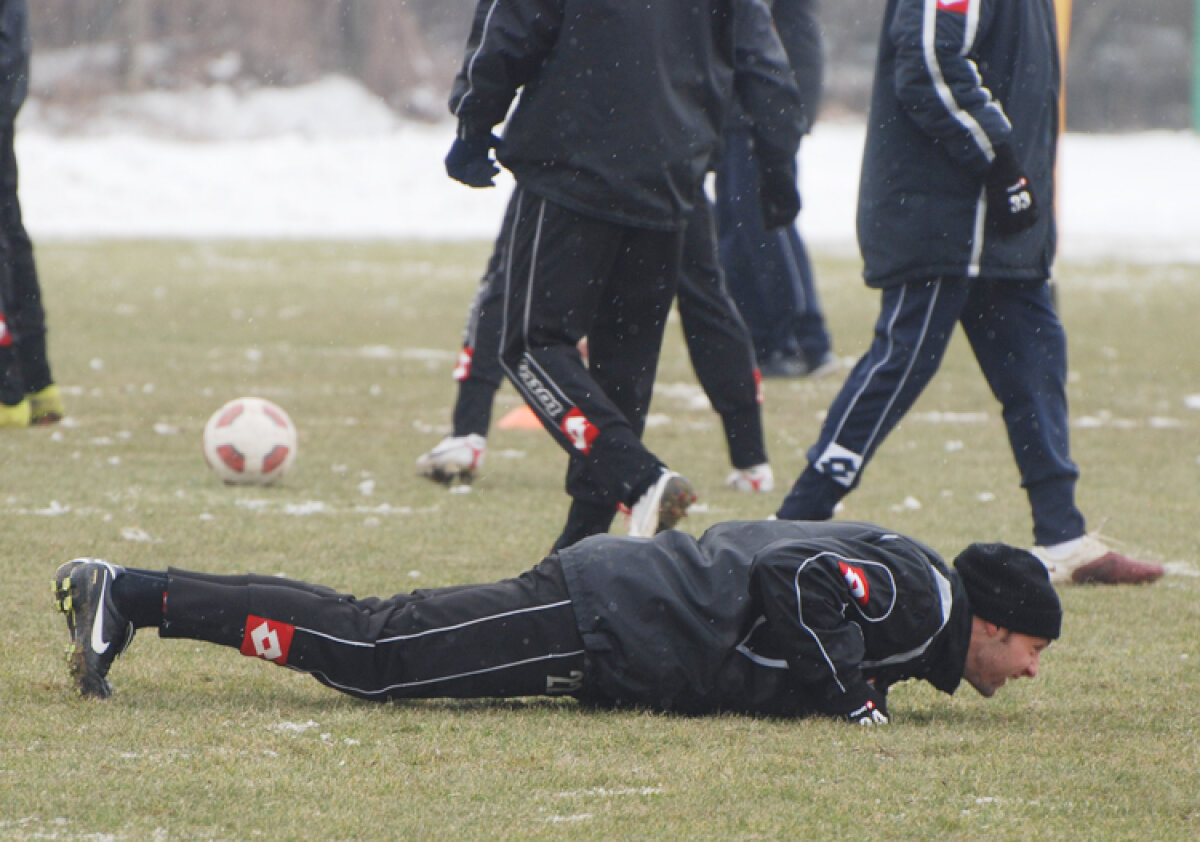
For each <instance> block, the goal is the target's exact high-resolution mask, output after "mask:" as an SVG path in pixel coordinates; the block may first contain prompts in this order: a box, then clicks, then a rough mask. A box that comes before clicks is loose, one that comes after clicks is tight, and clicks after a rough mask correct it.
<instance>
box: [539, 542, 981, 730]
mask: <svg viewBox="0 0 1200 842" xmlns="http://www.w3.org/2000/svg"><path fill="white" fill-rule="evenodd" d="M559 559H560V562H561V564H562V569H563V576H564V578H565V580H566V583H567V590H568V591H569V593H570V594H571V598H572V603H573V605H574V608H575V612H576V617H577V620H578V625H579V630H580V633H581V634H582V636H583V640H584V644H585V647H586V649H587V653H588V655H587V657H588V667H587V670H586V675H587V679H586V683H587V684H586V688H585V691H584V692H583V693H582V694H581V698H582V699H584V700H585V701H589V702H592V703H596V704H601V705H618V706H619V705H632V706H647V707H652V708H656V709H661V710H670V711H679V712H683V713H708V712H714V711H722V710H725V711H738V712H744V713H757V714H771V715H807V714H812V713H832V712H838V711H846V710H849V708H848V707H847V705H846V700H848V699H854V698H858V697H860V696H861V695H862V693H863V692H864V691H865V689H866V688H865V685H866V683H867V682H870V683H871V685H872V686H873V689H874V691H875V692H876V693H879V694H883V695H886V693H887V688H888V687H889V686H890V685H891V684H893V683H895V682H897V681H901V680H904V679H908V678H920V679H924V680H926V681H928V682H930V683H931V684H933V686H935V687H937V688H938V689H939V690H942V691H944V692H946V693H953V692H954V690H955V689H956V688H957V686H958V684H959V682H960V680H961V678H962V671H963V665H964V663H965V659H966V651H967V643H968V642H969V639H970V629H971V618H970V612H969V608H968V606H967V600H966V594H965V591H964V590H963V588H962V584H961V582H960V581H959V579H958V575H957V573H955V572H953V571H950V570H948V569H947V567H946V565H945V563H944V562H943V561H942V559H941V557H940V556H939V555H938V554H937V553H936V552H934V551H933V550H931V549H930V548H929V547H926V546H924V545H923V544H921V543H919V542H917V541H914V540H913V539H911V538H907V537H905V536H903V535H900V534H897V533H895V532H891V531H889V530H886V529H883V528H881V527H878V526H873V525H870V524H865V523H852V522H820V523H806V522H799V521H744V522H736V521H735V522H729V523H721V524H718V525H716V526H714V527H712V528H711V529H709V530H708V531H707V532H706V533H705V534H704V535H703V536H702V537H701V538H699V539H696V538H693V537H692V536H689V535H686V534H684V533H682V532H677V531H668V532H663V533H661V534H660V535H658V536H657V537H656V538H654V539H652V540H645V541H639V542H631V541H629V540H628V539H614V538H612V537H611V536H607V535H598V536H593V537H592V538H588V539H585V540H584V541H581V542H579V543H578V544H575V545H574V546H572V547H569V548H567V549H565V550H562V551H560V553H559Z"/></svg>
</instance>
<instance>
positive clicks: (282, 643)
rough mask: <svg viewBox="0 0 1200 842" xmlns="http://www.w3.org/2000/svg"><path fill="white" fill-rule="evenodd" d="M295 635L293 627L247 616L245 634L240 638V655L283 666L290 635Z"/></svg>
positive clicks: (289, 645) (288, 649) (289, 646)
mask: <svg viewBox="0 0 1200 842" xmlns="http://www.w3.org/2000/svg"><path fill="white" fill-rule="evenodd" d="M295 633H296V627H295V626H293V625H289V624H288V623H278V622H276V621H275V620H266V619H263V618H262V617H255V616H254V615H253V614H249V615H247V616H246V634H245V636H244V637H243V638H242V654H243V655H245V656H246V657H248V658H262V659H263V660H264V661H274V662H275V663H277V664H279V665H280V666H283V665H284V664H286V663H287V659H288V652H289V651H290V650H291V648H292V635H294V634H295Z"/></svg>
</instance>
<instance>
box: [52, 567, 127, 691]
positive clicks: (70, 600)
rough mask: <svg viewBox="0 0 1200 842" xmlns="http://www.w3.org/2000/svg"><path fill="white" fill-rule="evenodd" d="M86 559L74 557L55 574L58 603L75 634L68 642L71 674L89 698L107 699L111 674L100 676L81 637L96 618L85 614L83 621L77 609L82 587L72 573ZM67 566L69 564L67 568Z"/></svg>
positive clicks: (55, 602)
mask: <svg viewBox="0 0 1200 842" xmlns="http://www.w3.org/2000/svg"><path fill="white" fill-rule="evenodd" d="M84 563H85V562H80V561H70V562H67V563H66V564H64V565H63V566H62V567H60V568H59V569H58V575H56V576H55V578H54V583H53V584H54V604H55V606H56V607H57V608H58V610H59V612H60V613H62V614H63V615H65V616H66V618H67V630H68V631H69V632H70V634H71V643H70V645H69V646H67V670H68V671H69V672H70V674H71V678H72V679H74V680H75V689H76V690H78V691H79V695H81V696H83V697H85V698H94V699H107V698H108V697H109V696H111V695H112V684H111V683H109V680H108V679H107V678H103V677H100V676H97V675H96V674H95V673H94V672H92V670H91V669H89V668H88V663H87V644H86V643H82V642H81V641H80V639H79V638H80V635H81V634H86V633H87V632H86V631H82V630H83V629H90V628H91V624H92V623H91V621H94V620H95V618H91V621H89V620H88V618H86V617H85V618H84V622H83V623H80V622H79V620H80V617H79V616H78V612H77V611H76V600H75V596H76V592H77V591H78V590H80V588H78V587H77V586H76V585H75V583H74V582H73V581H72V579H71V577H72V575H73V574H74V572H75V571H76V570H77V569H78V568H79V567H81V566H82V565H83V564H84ZM64 568H66V570H65V572H64ZM80 602H81V603H82V604H83V605H86V604H87V602H86V600H82V599H81V600H80Z"/></svg>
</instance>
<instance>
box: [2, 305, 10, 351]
mask: <svg viewBox="0 0 1200 842" xmlns="http://www.w3.org/2000/svg"><path fill="white" fill-rule="evenodd" d="M11 344H13V338H12V334H11V333H9V332H8V323H7V322H5V321H4V314H3V313H0V348H7V347H8V346H9V345H11Z"/></svg>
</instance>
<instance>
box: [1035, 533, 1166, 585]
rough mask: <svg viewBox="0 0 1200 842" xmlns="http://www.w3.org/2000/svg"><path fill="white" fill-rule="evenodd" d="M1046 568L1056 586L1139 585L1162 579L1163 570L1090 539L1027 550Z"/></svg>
mask: <svg viewBox="0 0 1200 842" xmlns="http://www.w3.org/2000/svg"><path fill="white" fill-rule="evenodd" d="M1030 552H1032V553H1033V554H1034V555H1035V556H1037V558H1038V561H1040V562H1041V563H1042V564H1044V565H1046V571H1047V572H1048V573H1049V574H1050V581H1051V582H1053V583H1054V584H1056V585H1065V584H1068V583H1073V584H1076V585H1087V584H1098V585H1139V584H1142V583H1149V582H1154V581H1157V580H1158V579H1161V578H1162V575H1163V566H1162V565H1161V564H1156V563H1154V562H1152V561H1138V560H1137V559H1133V558H1129V557H1128V556H1125V555H1122V554H1121V553H1118V552H1115V551H1114V550H1112V549H1110V548H1109V546H1108V545H1107V544H1105V543H1104V542H1103V541H1101V540H1100V539H1099V538H1096V537H1095V536H1093V535H1084V536H1083V537H1081V538H1076V539H1074V540H1072V541H1064V542H1063V543H1061V544H1054V545H1053V546H1050V547H1032V548H1031V549H1030Z"/></svg>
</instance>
